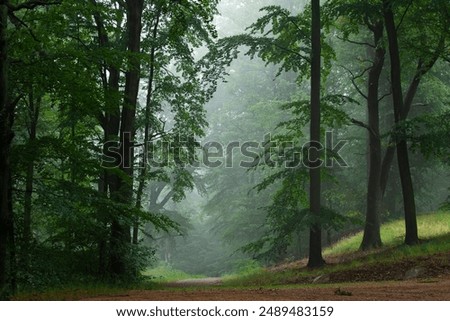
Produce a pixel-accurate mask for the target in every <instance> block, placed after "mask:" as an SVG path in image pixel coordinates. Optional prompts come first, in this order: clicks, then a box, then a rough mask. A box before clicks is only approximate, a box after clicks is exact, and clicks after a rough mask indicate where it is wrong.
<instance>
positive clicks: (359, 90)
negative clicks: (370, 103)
mask: <svg viewBox="0 0 450 321" xmlns="http://www.w3.org/2000/svg"><path fill="white" fill-rule="evenodd" d="M340 67H342V68H343V69H345V70H346V71H347V72H348V73H349V74H350V75H351V76H352V78H351V82H352V84H353V86H354V87H355V89H356V91H358V93H359V94H360V95H361V96H363V97H364V98H365V99H366V100H367V99H368V97H367V95H366V94H364V93H363V91H362V90H361V88H359V86H358V84H357V83H356V79H358V78H361V77H362V76H364V75H365V74H366V72H367V71H369V70H370V69H371V68H372V67H368V68H366V69H364V70H363V71H362V72H361V73H360V74H359V75H357V76H355V74H354V73H353V72H352V71H351V70H350V69H348V68H347V67H345V66H342V65H341V66H340Z"/></svg>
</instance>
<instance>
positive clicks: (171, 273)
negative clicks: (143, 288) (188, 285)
mask: <svg viewBox="0 0 450 321" xmlns="http://www.w3.org/2000/svg"><path fill="white" fill-rule="evenodd" d="M143 275H144V276H147V277H150V278H152V280H153V281H155V282H173V281H179V280H186V279H200V278H204V277H205V276H203V275H192V274H188V273H186V272H183V271H180V270H177V269H174V268H172V267H171V266H169V265H167V264H165V263H160V264H159V265H158V266H156V267H153V268H149V269H147V270H146V271H144V273H143Z"/></svg>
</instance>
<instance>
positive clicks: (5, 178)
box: [0, 0, 12, 296]
mask: <svg viewBox="0 0 450 321" xmlns="http://www.w3.org/2000/svg"><path fill="white" fill-rule="evenodd" d="M7 13H8V8H7V6H6V1H5V0H2V1H0V296H2V293H4V291H5V287H6V285H7V277H8V275H7V274H8V273H7V256H8V232H9V231H8V222H9V221H10V216H11V213H10V210H9V205H8V202H9V196H8V194H9V193H8V191H9V177H10V163H9V162H10V160H9V158H10V147H11V140H12V133H11V124H10V121H11V119H10V117H11V115H10V111H9V106H8V66H7V48H8V47H7V42H6V29H7V24H8V21H7V19H8V14H7Z"/></svg>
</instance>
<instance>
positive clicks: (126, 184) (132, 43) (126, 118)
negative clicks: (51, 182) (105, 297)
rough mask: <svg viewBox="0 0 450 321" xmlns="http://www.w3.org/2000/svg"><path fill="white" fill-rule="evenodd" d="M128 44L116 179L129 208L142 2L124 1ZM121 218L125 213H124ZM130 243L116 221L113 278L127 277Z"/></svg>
mask: <svg viewBox="0 0 450 321" xmlns="http://www.w3.org/2000/svg"><path fill="white" fill-rule="evenodd" d="M126 5H127V44H128V52H129V53H131V54H132V56H131V57H130V67H129V70H128V71H127V73H126V76H125V93H124V103H123V109H122V115H121V127H120V142H121V148H120V150H119V152H120V153H121V158H122V163H121V166H120V169H121V170H122V171H123V172H124V174H125V175H126V176H127V180H124V179H122V178H120V179H119V186H118V192H119V194H118V197H119V198H120V201H121V202H122V203H124V204H128V205H130V206H131V203H132V198H133V165H134V137H135V126H134V123H135V118H136V106H137V97H138V92H139V81H140V59H139V57H138V56H137V54H139V53H140V46H141V31H142V12H143V9H144V8H143V7H144V1H143V0H127V1H126ZM123 215H124V217H125V216H126V213H123ZM130 243H131V235H130V226H129V224H127V223H126V222H124V221H123V219H121V218H116V219H114V220H113V221H112V224H111V256H110V264H111V272H112V273H113V274H116V275H125V274H126V273H127V266H126V261H127V257H128V254H129V253H128V251H129V249H128V247H129V244H130Z"/></svg>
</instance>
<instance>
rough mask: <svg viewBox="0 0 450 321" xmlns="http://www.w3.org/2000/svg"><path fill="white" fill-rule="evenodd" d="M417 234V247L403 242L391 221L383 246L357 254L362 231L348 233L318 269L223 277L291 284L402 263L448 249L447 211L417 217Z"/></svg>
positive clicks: (294, 267) (399, 225)
mask: <svg viewBox="0 0 450 321" xmlns="http://www.w3.org/2000/svg"><path fill="white" fill-rule="evenodd" d="M418 226H419V236H420V238H421V239H422V240H423V242H422V244H420V245H417V246H406V245H403V238H404V222H403V221H402V220H397V221H393V222H390V223H387V224H384V225H383V226H382V230H381V231H382V232H381V234H382V240H383V242H384V245H385V246H384V247H383V248H382V249H379V250H375V251H371V252H366V253H361V252H359V251H358V248H359V245H360V243H361V240H362V233H357V234H355V235H352V236H349V237H347V238H344V239H342V240H340V241H339V242H337V243H336V244H335V245H333V246H332V247H330V248H327V249H325V251H324V256H325V259H326V260H327V261H328V262H331V263H336V262H340V263H339V264H330V265H327V266H325V267H324V268H322V269H318V270H308V269H306V268H304V265H305V261H299V262H296V263H292V264H287V265H285V266H281V267H277V268H275V269H269V270H266V269H259V270H257V271H254V272H253V273H251V274H246V275H237V276H231V277H227V278H226V279H225V284H226V285H228V286H268V285H282V284H293V283H298V282H301V281H300V280H305V279H306V280H308V279H309V280H310V279H312V278H314V277H315V276H319V275H324V274H330V273H340V272H341V273H342V272H350V273H351V271H358V270H361V269H363V268H364V267H366V266H371V267H374V266H377V265H378V266H382V265H386V264H402V262H403V261H405V260H414V258H420V257H426V256H429V255H435V254H439V253H449V252H450V212H438V213H433V214H427V215H420V216H419V217H418Z"/></svg>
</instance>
